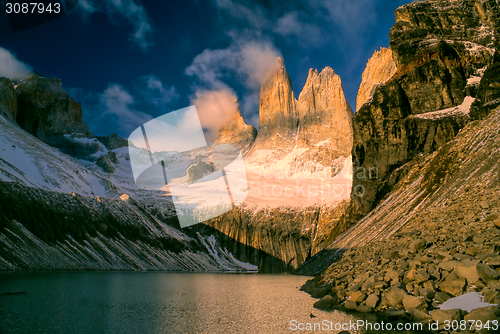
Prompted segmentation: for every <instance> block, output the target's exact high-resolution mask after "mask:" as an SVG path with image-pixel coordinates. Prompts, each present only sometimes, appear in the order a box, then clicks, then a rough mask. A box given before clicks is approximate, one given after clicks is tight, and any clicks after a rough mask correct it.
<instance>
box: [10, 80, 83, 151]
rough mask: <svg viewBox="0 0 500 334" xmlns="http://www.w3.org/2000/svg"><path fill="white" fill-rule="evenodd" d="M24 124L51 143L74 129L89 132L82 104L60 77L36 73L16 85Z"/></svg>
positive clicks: (33, 132) (34, 133)
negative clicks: (68, 90) (70, 94)
mask: <svg viewBox="0 0 500 334" xmlns="http://www.w3.org/2000/svg"><path fill="white" fill-rule="evenodd" d="M16 92H17V100H18V113H17V116H16V121H17V123H18V124H19V126H20V127H21V128H23V129H24V130H26V131H27V132H29V133H31V134H32V135H34V136H35V137H37V138H40V139H41V140H43V141H44V142H46V143H50V142H51V141H52V140H53V139H52V138H53V137H54V136H64V135H66V134H71V133H79V134H84V135H87V136H88V135H90V131H89V129H88V128H87V126H86V125H85V123H84V122H83V120H82V108H81V106H80V104H79V103H77V102H75V101H74V100H73V99H72V98H71V97H70V96H69V94H68V93H67V92H66V91H65V90H64V89H63V87H62V84H61V80H59V79H48V78H46V77H41V76H39V75H33V76H31V77H29V78H28V79H26V80H24V81H22V82H21V83H20V84H19V85H18V86H17V87H16Z"/></svg>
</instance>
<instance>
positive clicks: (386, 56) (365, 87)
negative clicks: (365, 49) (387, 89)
mask: <svg viewBox="0 0 500 334" xmlns="http://www.w3.org/2000/svg"><path fill="white" fill-rule="evenodd" d="M394 73H396V64H395V63H394V60H393V59H392V50H391V49H388V48H380V50H379V51H375V52H374V53H373V56H372V57H371V58H370V59H369V60H368V63H367V64H366V67H365V70H364V71H363V74H362V76H361V85H360V86H359V90H358V96H357V98H356V111H358V110H359V108H361V106H362V105H363V104H365V102H366V101H368V100H370V99H371V97H372V96H373V91H374V89H375V88H376V87H377V86H378V85H379V84H381V83H383V82H385V81H387V80H389V79H390V78H391V77H392V76H393V75H394Z"/></svg>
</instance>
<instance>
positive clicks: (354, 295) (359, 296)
mask: <svg viewBox="0 0 500 334" xmlns="http://www.w3.org/2000/svg"><path fill="white" fill-rule="evenodd" d="M365 298H366V295H365V294H364V293H362V292H361V291H354V292H351V293H350V294H349V300H352V301H353V302H355V303H362V302H363V301H364V300H365Z"/></svg>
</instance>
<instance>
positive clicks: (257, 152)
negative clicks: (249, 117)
mask: <svg viewBox="0 0 500 334" xmlns="http://www.w3.org/2000/svg"><path fill="white" fill-rule="evenodd" d="M351 147H352V110H351V107H350V106H349V103H348V102H347V101H346V99H345V97H344V92H343V89H342V82H341V80H340V77H339V76H338V75H337V74H335V72H334V71H333V69H331V68H330V67H327V68H325V69H323V71H321V72H320V73H318V71H317V70H313V69H311V70H310V71H309V75H308V78H307V81H306V84H305V85H304V88H303V89H302V92H301V93H300V95H299V99H298V100H296V99H295V96H294V93H293V88H292V82H291V80H290V77H289V76H288V73H287V72H286V69H285V65H284V62H283V59H282V58H278V59H277V61H276V66H275V68H274V69H272V70H271V71H270V72H269V74H268V76H267V78H266V80H265V81H264V83H263V84H262V88H261V94H260V108H259V133H258V135H257V138H256V139H255V142H254V144H253V146H252V148H251V149H250V151H249V152H248V154H247V161H248V162H249V163H252V164H257V165H260V166H263V165H266V166H269V165H271V164H272V163H276V162H278V161H279V160H281V159H283V158H285V157H286V156H287V154H290V153H291V152H292V151H294V150H297V149H299V150H300V149H305V150H302V151H301V152H298V151H297V153H298V154H299V155H298V156H294V158H293V161H292V162H291V163H292V165H293V166H292V165H290V166H288V165H287V168H288V167H290V168H292V169H293V171H294V173H297V172H299V171H301V170H307V169H310V168H311V167H312V166H313V165H314V167H312V168H314V169H315V168H317V166H316V164H319V165H321V166H322V167H328V168H330V167H332V168H334V169H339V170H340V169H341V167H342V166H341V165H342V164H343V160H342V161H341V160H338V159H339V158H340V157H344V158H347V157H349V156H350V150H351ZM293 155H295V153H294V154H293ZM288 163H290V162H286V163H285V164H288ZM280 164H281V163H280Z"/></svg>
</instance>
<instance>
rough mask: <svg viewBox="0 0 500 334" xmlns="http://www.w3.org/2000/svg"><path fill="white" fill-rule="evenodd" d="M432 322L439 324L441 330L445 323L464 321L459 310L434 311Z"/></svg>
mask: <svg viewBox="0 0 500 334" xmlns="http://www.w3.org/2000/svg"><path fill="white" fill-rule="evenodd" d="M432 320H433V321H435V322H437V323H438V324H439V329H440V330H441V329H443V328H444V326H445V321H449V322H452V321H454V320H457V321H460V320H462V311H461V310H459V309H454V310H434V311H432Z"/></svg>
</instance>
